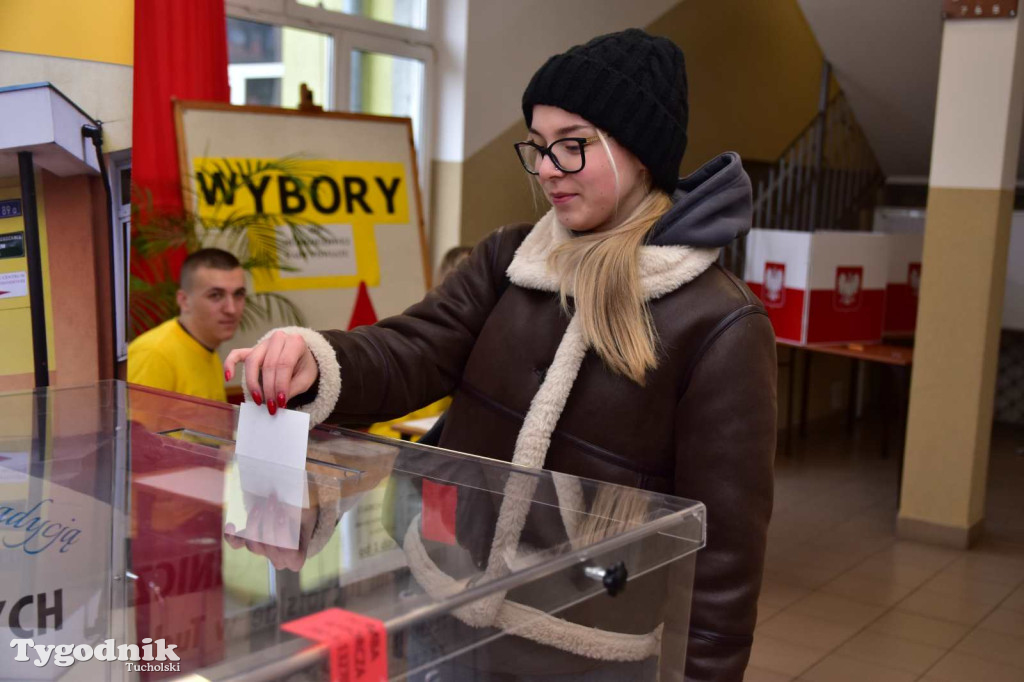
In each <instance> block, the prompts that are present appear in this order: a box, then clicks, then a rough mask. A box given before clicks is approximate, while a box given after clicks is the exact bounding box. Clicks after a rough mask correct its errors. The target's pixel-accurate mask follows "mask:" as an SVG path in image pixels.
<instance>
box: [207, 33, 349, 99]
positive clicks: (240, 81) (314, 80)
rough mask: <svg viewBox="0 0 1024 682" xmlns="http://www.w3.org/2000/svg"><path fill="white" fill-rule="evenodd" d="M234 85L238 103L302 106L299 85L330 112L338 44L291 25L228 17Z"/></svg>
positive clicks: (230, 76)
mask: <svg viewBox="0 0 1024 682" xmlns="http://www.w3.org/2000/svg"><path fill="white" fill-rule="evenodd" d="M227 31H228V83H229V85H230V87H231V103H232V104H253V105H261V106H269V107H296V106H298V104H299V86H300V85H301V84H302V83H305V84H306V85H307V86H309V87H310V88H311V89H312V90H313V95H314V98H315V99H316V101H317V102H318V103H321V102H322V103H325V104H326V106H327V107H328V108H330V106H331V103H332V97H331V90H332V88H331V84H332V82H333V81H334V78H333V55H332V52H333V49H334V40H333V39H332V37H331V36H329V35H324V34H323V33H317V32H314V31H305V30H302V29H298V28H291V27H289V26H275V25H273V24H264V23H261V22H257V21H247V20H244V19H236V18H233V17H228V21H227Z"/></svg>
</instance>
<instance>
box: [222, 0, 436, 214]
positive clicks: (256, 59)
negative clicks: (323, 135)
mask: <svg viewBox="0 0 1024 682" xmlns="http://www.w3.org/2000/svg"><path fill="white" fill-rule="evenodd" d="M428 9H429V7H428V0H227V12H228V21H227V31H228V78H229V81H230V85H231V103H232V104H251V105H265V106H281V107H296V106H298V102H299V85H300V84H301V83H306V84H307V85H308V86H309V87H310V88H311V89H312V90H313V100H314V102H315V103H316V104H319V105H322V106H323V107H324V109H325V110H332V111H353V112H359V113H367V114H378V115H383V116H408V117H409V118H410V119H412V125H413V138H414V142H415V145H416V155H417V160H418V166H419V168H418V171H419V177H420V184H421V196H422V199H423V202H424V207H423V211H424V216H427V215H430V211H429V206H427V205H426V204H427V203H428V201H429V197H430V192H429V191H427V189H426V188H428V187H429V186H430V158H431V154H432V147H431V142H432V140H431V132H432V130H431V116H432V111H433V108H432V101H433V100H432V91H431V87H430V83H431V82H432V79H433V69H434V50H433V47H432V43H433V38H432V36H431V33H430V31H429V27H428V21H427V14H428Z"/></svg>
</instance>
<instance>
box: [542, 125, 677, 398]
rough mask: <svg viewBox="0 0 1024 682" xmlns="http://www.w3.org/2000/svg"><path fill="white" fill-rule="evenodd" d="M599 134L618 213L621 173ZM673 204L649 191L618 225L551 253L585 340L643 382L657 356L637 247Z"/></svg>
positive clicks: (614, 366) (613, 366) (613, 364)
mask: <svg viewBox="0 0 1024 682" xmlns="http://www.w3.org/2000/svg"><path fill="white" fill-rule="evenodd" d="M598 135H599V136H600V137H601V142H602V143H603V145H604V148H605V152H606V153H607V154H608V159H609V160H610V161H611V165H612V172H613V173H614V175H615V194H616V205H615V210H616V212H618V198H617V197H618V193H619V172H618V169H617V168H616V166H615V160H614V158H613V157H612V155H611V150H610V149H609V148H608V143H607V142H606V141H605V139H604V136H603V135H601V131H598ZM671 206H672V199H671V198H670V197H669V195H668V194H666V193H665V192H663V191H661V190H659V189H654V190H650V191H648V193H647V195H646V196H645V197H644V198H643V199H642V200H641V201H640V204H639V205H638V206H637V207H636V208H635V209H634V210H633V212H632V214H630V215H629V216H627V217H626V218H625V219H624V220H623V221H622V223H621V224H620V225H618V226H617V227H614V228H612V229H611V230H609V231H607V232H597V233H593V232H591V233H586V234H581V235H579V236H577V237H575V238H573V239H571V240H569V241H568V242H566V243H564V244H561V245H559V246H558V247H557V248H556V249H554V251H553V252H552V253H551V255H550V256H549V264H550V266H551V267H552V269H553V270H555V272H557V273H558V274H559V277H560V280H561V291H560V295H561V302H562V309H563V310H565V311H566V313H569V314H571V313H572V311H571V309H570V306H569V298H570V296H571V297H572V298H574V300H575V309H576V311H575V315H576V317H577V318H578V319H579V321H580V326H581V328H582V330H583V337H584V339H586V341H587V344H588V345H589V346H590V347H591V348H593V349H594V351H595V352H596V353H597V355H598V357H600V358H601V359H602V360H603V361H604V363H605V364H606V365H607V366H608V367H609V368H610V369H611V370H612V371H613V372H616V373H618V374H622V375H623V376H625V377H627V378H629V379H631V380H632V381H634V382H636V383H638V384H640V385H641V386H643V385H644V383H645V378H646V374H647V370H649V369H654V368H655V367H657V365H658V360H657V335H656V333H655V330H654V324H653V322H652V321H651V314H650V310H649V308H648V305H647V301H646V297H645V296H644V291H643V286H642V284H641V282H640V271H639V257H640V247H641V246H643V244H644V239H645V238H646V237H647V233H648V232H649V231H650V229H651V228H652V227H653V226H654V224H655V223H656V222H658V219H659V218H661V216H663V215H664V214H665V213H666V212H667V211H668V210H669V208H671Z"/></svg>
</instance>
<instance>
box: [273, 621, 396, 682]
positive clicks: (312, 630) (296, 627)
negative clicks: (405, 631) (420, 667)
mask: <svg viewBox="0 0 1024 682" xmlns="http://www.w3.org/2000/svg"><path fill="white" fill-rule="evenodd" d="M281 629H282V630H285V631H286V632H290V633H292V634H295V635H299V636H300V637H305V638H306V639H311V640H313V641H315V642H320V643H322V644H326V645H327V646H328V647H330V650H331V651H330V674H331V682H387V679H388V638H387V632H386V631H385V629H384V623H382V622H381V621H379V620H377V619H376V618H369V617H367V616H363V615H360V614H358V613H352V612H351V611H345V610H342V609H327V610H325V611H321V612H319V613H314V614H312V615H309V616H305V617H303V618H298V619H296V620H293V621H289V622H287V623H285V624H284V625H282V626H281Z"/></svg>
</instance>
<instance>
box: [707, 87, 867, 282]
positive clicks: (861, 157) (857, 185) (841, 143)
mask: <svg viewBox="0 0 1024 682" xmlns="http://www.w3.org/2000/svg"><path fill="white" fill-rule="evenodd" d="M749 172H750V173H751V176H752V181H753V182H754V187H755V192H754V227H761V228H769V229H775V230H798V231H804V232H812V231H814V230H870V229H871V216H872V215H873V213H874V207H875V202H876V199H877V194H878V190H879V189H880V188H881V187H882V185H883V183H884V181H885V175H884V174H883V173H882V169H881V167H880V166H879V165H878V161H877V159H876V158H875V155H874V153H873V152H872V151H871V147H870V146H869V145H868V142H867V138H866V137H865V136H864V131H863V130H862V129H861V127H860V126H859V125H858V124H857V121H856V119H855V118H854V116H853V111H852V110H851V109H850V106H849V104H848V103H847V101H846V97H845V96H844V95H843V94H842V93H839V94H838V95H836V96H835V97H833V98H832V99H831V100H830V101H829V102H828V104H827V106H824V107H823V108H822V111H821V112H820V113H819V114H818V115H817V116H816V117H815V118H814V120H813V121H811V122H810V124H809V125H808V126H807V127H806V128H805V129H804V130H803V131H802V132H801V133H800V134H799V135H798V136H797V138H796V139H795V140H794V141H793V142H792V143H791V144H790V145H789V146H788V147H787V148H786V150H785V151H783V153H782V155H781V156H780V157H779V160H778V161H777V162H776V163H774V164H769V165H768V166H767V168H765V169H763V170H762V171H761V172H756V171H755V170H754V169H753V168H750V169H749ZM744 249H745V241H744V240H738V241H736V242H734V243H733V244H731V245H730V246H729V247H728V248H726V249H725V250H724V251H723V253H722V261H721V262H722V264H723V265H724V266H725V267H727V268H729V269H730V270H732V272H734V273H736V274H737V275H739V276H741V277H742V275H743V265H744Z"/></svg>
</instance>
